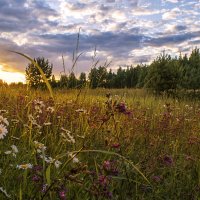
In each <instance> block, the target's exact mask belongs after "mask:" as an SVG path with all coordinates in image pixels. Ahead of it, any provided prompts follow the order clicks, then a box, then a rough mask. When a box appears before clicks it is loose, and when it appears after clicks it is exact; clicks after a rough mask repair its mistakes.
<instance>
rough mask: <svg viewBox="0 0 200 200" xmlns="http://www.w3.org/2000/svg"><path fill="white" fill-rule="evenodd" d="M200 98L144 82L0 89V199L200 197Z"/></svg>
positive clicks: (161, 199) (184, 199)
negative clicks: (172, 94)
mask: <svg viewBox="0 0 200 200" xmlns="http://www.w3.org/2000/svg"><path fill="white" fill-rule="evenodd" d="M199 144H200V103H199V101H198V100H190V101H189V100H180V99H173V98H167V97H165V96H160V97H155V96H152V95H151V94H149V93H148V92H147V91H145V90H142V89H140V90H139V89H138V90H137V89H113V90H108V89H95V90H91V89H83V90H55V91H54V99H53V98H51V97H49V93H48V92H47V91H39V90H35V91H34V90H33V91H31V90H26V88H9V87H1V88H0V156H1V159H0V180H1V182H0V199H2V200H3V199H14V200H17V199H19V200H22V199H26V200H27V199H30V200H34V199H51V200H56V199H62V200H65V199H68V200H69V199H73V200H75V199H77V200H78V199H83V200H84V199H91V200H92V199H94V200H95V199H99V200H101V199H114V200H118V199H119V200H132V199H133V200H151V199H155V200H165V199H166V200H179V199H180V200H198V199H200V145H199Z"/></svg>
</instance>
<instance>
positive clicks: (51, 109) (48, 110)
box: [47, 107, 55, 113]
mask: <svg viewBox="0 0 200 200" xmlns="http://www.w3.org/2000/svg"><path fill="white" fill-rule="evenodd" d="M54 111H55V110H54V108H53V107H48V108H47V112H50V113H53V112H54Z"/></svg>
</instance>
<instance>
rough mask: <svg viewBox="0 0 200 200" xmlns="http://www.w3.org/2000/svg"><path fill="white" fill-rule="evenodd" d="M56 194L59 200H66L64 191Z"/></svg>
mask: <svg viewBox="0 0 200 200" xmlns="http://www.w3.org/2000/svg"><path fill="white" fill-rule="evenodd" d="M58 194H59V198H60V199H61V200H66V190H61V191H59V193H58Z"/></svg>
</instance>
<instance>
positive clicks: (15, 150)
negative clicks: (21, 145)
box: [11, 144, 19, 153]
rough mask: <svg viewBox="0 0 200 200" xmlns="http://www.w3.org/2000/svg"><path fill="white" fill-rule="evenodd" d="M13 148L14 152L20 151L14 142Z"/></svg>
mask: <svg viewBox="0 0 200 200" xmlns="http://www.w3.org/2000/svg"><path fill="white" fill-rule="evenodd" d="M11 148H12V151H13V152H14V153H18V152H19V150H18V148H17V147H16V146H15V145H14V144H13V145H12V146H11Z"/></svg>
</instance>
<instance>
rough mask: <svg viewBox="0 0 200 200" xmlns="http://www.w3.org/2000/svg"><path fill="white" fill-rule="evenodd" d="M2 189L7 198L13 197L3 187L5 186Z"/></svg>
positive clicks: (0, 189) (0, 188)
mask: <svg viewBox="0 0 200 200" xmlns="http://www.w3.org/2000/svg"><path fill="white" fill-rule="evenodd" d="M0 191H1V192H2V193H3V194H4V195H5V196H6V197H7V198H9V199H10V198H11V196H10V195H9V194H8V193H7V192H6V190H4V189H3V187H0Z"/></svg>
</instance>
